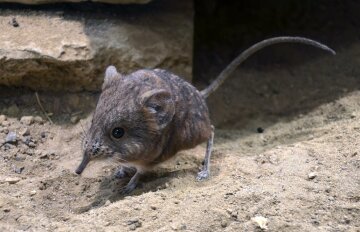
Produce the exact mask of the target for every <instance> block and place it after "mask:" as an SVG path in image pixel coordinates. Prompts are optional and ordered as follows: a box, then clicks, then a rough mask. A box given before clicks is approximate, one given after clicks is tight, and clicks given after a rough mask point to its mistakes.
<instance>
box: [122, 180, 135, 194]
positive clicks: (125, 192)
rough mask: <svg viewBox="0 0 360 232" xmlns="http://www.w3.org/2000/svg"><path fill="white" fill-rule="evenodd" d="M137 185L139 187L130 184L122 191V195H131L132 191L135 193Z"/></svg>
mask: <svg viewBox="0 0 360 232" xmlns="http://www.w3.org/2000/svg"><path fill="white" fill-rule="evenodd" d="M136 185H137V183H130V182H129V183H128V184H127V185H126V186H125V187H124V189H122V190H121V193H122V194H129V193H131V192H132V191H134V189H135V188H136Z"/></svg>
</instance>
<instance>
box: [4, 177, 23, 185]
mask: <svg viewBox="0 0 360 232" xmlns="http://www.w3.org/2000/svg"><path fill="white" fill-rule="evenodd" d="M19 181H20V178H18V177H6V178H5V179H3V180H1V179H0V183H9V184H16V183H17V182H19Z"/></svg>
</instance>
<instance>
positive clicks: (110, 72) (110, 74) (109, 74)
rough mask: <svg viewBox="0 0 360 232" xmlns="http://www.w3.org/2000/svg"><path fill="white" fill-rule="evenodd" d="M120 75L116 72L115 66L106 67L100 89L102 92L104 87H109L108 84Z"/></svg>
mask: <svg viewBox="0 0 360 232" xmlns="http://www.w3.org/2000/svg"><path fill="white" fill-rule="evenodd" d="M120 77H121V75H120V73H118V72H117V70H116V68H115V66H112V65H111V66H108V67H107V68H106V71H105V78H104V83H103V85H102V89H103V90H104V89H105V88H106V87H108V86H110V83H111V82H112V81H113V80H115V79H116V78H120Z"/></svg>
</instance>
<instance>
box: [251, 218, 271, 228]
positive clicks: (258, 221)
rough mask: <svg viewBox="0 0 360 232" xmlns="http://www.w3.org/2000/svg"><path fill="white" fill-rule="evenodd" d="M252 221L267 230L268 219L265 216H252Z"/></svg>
mask: <svg viewBox="0 0 360 232" xmlns="http://www.w3.org/2000/svg"><path fill="white" fill-rule="evenodd" d="M251 221H253V222H255V223H256V224H257V226H258V227H260V229H263V230H267V229H268V227H267V223H268V219H267V218H265V217H263V216H256V217H253V218H251Z"/></svg>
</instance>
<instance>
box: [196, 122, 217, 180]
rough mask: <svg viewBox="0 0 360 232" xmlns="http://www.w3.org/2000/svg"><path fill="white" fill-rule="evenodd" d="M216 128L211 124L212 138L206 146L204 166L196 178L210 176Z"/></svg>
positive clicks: (200, 178)
mask: <svg viewBox="0 0 360 232" xmlns="http://www.w3.org/2000/svg"><path fill="white" fill-rule="evenodd" d="M214 130H215V128H214V126H212V125H211V136H210V138H209V140H208V142H207V146H206V153H205V160H204V166H203V168H202V170H201V171H200V172H199V173H198V175H197V177H196V179H197V180H200V181H201V180H205V179H207V178H209V176H210V157H211V151H212V147H213V142H214Z"/></svg>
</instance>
